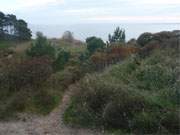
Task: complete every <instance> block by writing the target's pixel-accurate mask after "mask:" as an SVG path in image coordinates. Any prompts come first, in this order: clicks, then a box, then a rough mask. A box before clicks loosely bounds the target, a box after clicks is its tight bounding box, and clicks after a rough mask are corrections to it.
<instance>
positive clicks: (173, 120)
mask: <svg viewBox="0 0 180 135" xmlns="http://www.w3.org/2000/svg"><path fill="white" fill-rule="evenodd" d="M179 113H180V112H179V111H177V110H172V111H168V112H167V113H165V114H164V115H163V118H162V121H161V124H162V126H164V127H165V128H166V129H167V130H168V131H169V132H170V133H173V134H180V128H179V125H180V116H179Z"/></svg>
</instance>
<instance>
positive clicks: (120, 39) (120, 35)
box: [108, 27, 126, 44]
mask: <svg viewBox="0 0 180 135" xmlns="http://www.w3.org/2000/svg"><path fill="white" fill-rule="evenodd" d="M108 38H109V43H110V44H112V43H125V42H126V34H125V30H123V29H120V28H119V27H117V28H116V29H115V31H114V33H113V35H111V34H109V37H108Z"/></svg>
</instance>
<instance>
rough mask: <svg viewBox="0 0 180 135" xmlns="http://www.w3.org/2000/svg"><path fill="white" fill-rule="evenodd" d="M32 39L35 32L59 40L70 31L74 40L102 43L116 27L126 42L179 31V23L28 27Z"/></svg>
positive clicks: (31, 25)
mask: <svg viewBox="0 0 180 135" xmlns="http://www.w3.org/2000/svg"><path fill="white" fill-rule="evenodd" d="M29 27H30V29H31V30H32V34H33V38H35V34H36V32H37V31H40V32H42V33H43V34H44V35H45V36H47V37H48V38H61V36H62V35H63V33H64V32H65V31H71V32H72V33H73V35H74V37H75V38H76V39H79V40H82V41H85V39H86V38H87V37H90V36H96V37H100V38H102V39H103V40H104V41H107V40H108V34H112V33H113V31H114V30H115V28H116V27H120V28H122V29H124V30H125V31H126V40H127V41H128V40H130V39H132V38H135V39H137V38H138V36H139V35H140V34H142V33H144V32H151V33H156V32H160V31H172V30H180V23H145V24H144V23H128V24H125V23H122V24H121V23H115V24H111V23H108V24H107V23H93V24H92V23H91V24H73V25H34V24H30V25H29Z"/></svg>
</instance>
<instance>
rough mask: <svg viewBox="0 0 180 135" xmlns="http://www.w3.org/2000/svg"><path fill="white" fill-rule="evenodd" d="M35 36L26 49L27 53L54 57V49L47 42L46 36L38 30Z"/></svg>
mask: <svg viewBox="0 0 180 135" xmlns="http://www.w3.org/2000/svg"><path fill="white" fill-rule="evenodd" d="M36 36H37V38H36V40H35V43H33V44H32V46H31V48H30V49H28V50H27V55H28V56H31V57H40V56H49V57H51V58H54V57H55V49H54V48H53V47H52V46H51V44H50V43H49V42H48V40H47V38H46V37H45V36H43V34H42V33H40V32H37V34H36Z"/></svg>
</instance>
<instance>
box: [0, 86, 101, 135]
mask: <svg viewBox="0 0 180 135" xmlns="http://www.w3.org/2000/svg"><path fill="white" fill-rule="evenodd" d="M72 89H73V88H72V87H70V88H69V90H68V91H67V92H66V93H65V94H64V97H63V100H62V103H61V105H60V106H59V107H57V108H56V109H55V110H54V111H52V112H51V113H50V114H49V115H48V116H45V117H42V116H40V117H37V116H36V117H32V118H28V119H27V120H26V121H25V122H23V121H12V122H3V123H0V135H102V133H100V132H98V131H95V130H90V129H82V128H71V127H68V126H66V125H64V123H63V113H64V111H65V109H66V108H67V106H68V104H69V101H70V97H71V95H72Z"/></svg>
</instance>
